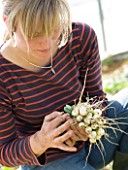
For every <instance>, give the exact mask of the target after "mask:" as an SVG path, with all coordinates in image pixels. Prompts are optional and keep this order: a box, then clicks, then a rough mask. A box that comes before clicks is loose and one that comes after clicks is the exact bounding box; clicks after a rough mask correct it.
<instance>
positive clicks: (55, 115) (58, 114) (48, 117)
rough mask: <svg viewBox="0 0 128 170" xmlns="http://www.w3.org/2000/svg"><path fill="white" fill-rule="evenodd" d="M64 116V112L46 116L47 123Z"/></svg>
mask: <svg viewBox="0 0 128 170" xmlns="http://www.w3.org/2000/svg"><path fill="white" fill-rule="evenodd" d="M62 114H63V112H58V111H55V112H53V113H51V114H49V115H47V116H45V121H51V120H53V119H55V118H56V117H58V116H60V115H62Z"/></svg>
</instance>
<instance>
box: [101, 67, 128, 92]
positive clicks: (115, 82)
mask: <svg viewBox="0 0 128 170" xmlns="http://www.w3.org/2000/svg"><path fill="white" fill-rule="evenodd" d="M103 83H104V91H105V92H106V93H109V94H111V95H113V94H115V93H117V92H118V91H120V90H121V89H123V88H126V87H128V70H127V71H124V72H123V73H120V74H117V75H115V76H114V77H111V78H106V79H105V80H104V82H103Z"/></svg>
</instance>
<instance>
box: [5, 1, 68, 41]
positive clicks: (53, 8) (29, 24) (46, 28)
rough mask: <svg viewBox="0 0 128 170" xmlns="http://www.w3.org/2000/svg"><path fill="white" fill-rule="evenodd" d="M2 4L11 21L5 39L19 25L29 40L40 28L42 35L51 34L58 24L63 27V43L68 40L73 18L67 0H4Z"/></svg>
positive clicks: (11, 34)
mask: <svg viewBox="0 0 128 170" xmlns="http://www.w3.org/2000/svg"><path fill="white" fill-rule="evenodd" d="M2 4H3V15H5V16H7V22H8V23H9V27H8V34H7V35H6V36H5V41H6V40H7V39H8V38H10V37H11V36H13V32H15V31H16V29H17V26H20V28H21V31H22V34H23V37H24V38H25V40H26V41H27V40H28V39H29V38H33V35H34V34H35V33H36V32H39V30H40V33H41V34H42V35H44V36H50V35H51V34H52V33H53V32H54V31H55V30H56V28H57V27H58V25H60V26H61V27H62V33H61V43H62V44H65V43H66V42H67V41H68V35H69V32H71V18H70V9H69V6H68V3H67V1H66V0H2Z"/></svg>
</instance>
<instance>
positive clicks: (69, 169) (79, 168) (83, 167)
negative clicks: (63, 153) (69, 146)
mask: <svg viewBox="0 0 128 170" xmlns="http://www.w3.org/2000/svg"><path fill="white" fill-rule="evenodd" d="M20 168H21V169H20V170H95V169H94V168H93V167H92V166H90V165H89V164H85V151H84V149H82V150H81V151H79V152H78V153H77V154H75V155H73V156H69V157H67V158H65V159H62V160H57V161H53V162H51V163H49V164H46V165H45V166H22V167H20Z"/></svg>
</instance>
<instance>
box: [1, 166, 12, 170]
mask: <svg viewBox="0 0 128 170" xmlns="http://www.w3.org/2000/svg"><path fill="white" fill-rule="evenodd" d="M2 170H15V168H10V167H6V166H3V167H2Z"/></svg>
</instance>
